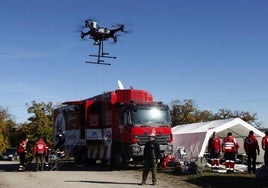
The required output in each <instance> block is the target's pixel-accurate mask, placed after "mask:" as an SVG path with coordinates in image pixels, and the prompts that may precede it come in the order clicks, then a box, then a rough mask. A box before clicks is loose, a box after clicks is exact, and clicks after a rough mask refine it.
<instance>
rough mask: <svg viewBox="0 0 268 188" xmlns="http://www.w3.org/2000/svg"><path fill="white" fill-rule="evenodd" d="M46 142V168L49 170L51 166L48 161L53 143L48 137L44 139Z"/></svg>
mask: <svg viewBox="0 0 268 188" xmlns="http://www.w3.org/2000/svg"><path fill="white" fill-rule="evenodd" d="M44 142H45V143H46V146H47V155H46V156H45V167H46V168H48V167H49V165H48V163H49V161H48V157H49V153H50V151H51V149H50V148H51V143H50V142H49V141H48V140H47V137H44Z"/></svg>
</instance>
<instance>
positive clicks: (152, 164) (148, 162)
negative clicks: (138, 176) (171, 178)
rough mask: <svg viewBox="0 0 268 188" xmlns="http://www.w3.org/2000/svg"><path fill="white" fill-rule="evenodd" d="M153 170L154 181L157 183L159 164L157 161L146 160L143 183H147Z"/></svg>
mask: <svg viewBox="0 0 268 188" xmlns="http://www.w3.org/2000/svg"><path fill="white" fill-rule="evenodd" d="M150 169H152V181H153V183H156V182H157V163H156V160H155V159H144V169H143V173H142V182H143V183H145V182H146V179H147V176H148V173H149V171H150Z"/></svg>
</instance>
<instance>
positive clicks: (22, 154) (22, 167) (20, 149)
mask: <svg viewBox="0 0 268 188" xmlns="http://www.w3.org/2000/svg"><path fill="white" fill-rule="evenodd" d="M27 142H28V139H27V138H25V139H23V140H22V141H21V142H20V144H19V147H18V154H19V156H20V165H19V171H23V170H25V155H26V153H27Z"/></svg>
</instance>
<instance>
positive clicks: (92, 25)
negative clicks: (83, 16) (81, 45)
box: [80, 20, 125, 65]
mask: <svg viewBox="0 0 268 188" xmlns="http://www.w3.org/2000/svg"><path fill="white" fill-rule="evenodd" d="M83 27H84V28H88V29H89V30H88V31H87V32H83V31H82V32H81V34H80V37H81V38H82V39H84V38H85V37H86V36H89V38H90V39H93V40H94V45H97V46H98V47H99V50H98V55H92V54H89V56H91V57H96V58H97V61H96V62H89V61H86V63H93V64H102V65H110V64H109V63H104V60H103V59H102V58H114V59H115V58H116V57H114V56H109V53H105V52H104V51H103V46H104V41H106V40H108V39H110V38H111V39H113V41H114V43H116V42H117V35H116V33H117V32H118V31H121V32H125V30H124V29H125V27H124V25H119V26H118V27H117V28H114V29H109V28H105V27H99V26H98V24H97V22H96V21H92V20H85V22H84V26H83Z"/></svg>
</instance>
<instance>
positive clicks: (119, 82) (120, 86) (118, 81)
mask: <svg viewBox="0 0 268 188" xmlns="http://www.w3.org/2000/svg"><path fill="white" fill-rule="evenodd" d="M117 83H118V87H119V89H124V86H123V84H122V82H121V81H120V80H117Z"/></svg>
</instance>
